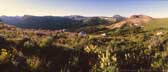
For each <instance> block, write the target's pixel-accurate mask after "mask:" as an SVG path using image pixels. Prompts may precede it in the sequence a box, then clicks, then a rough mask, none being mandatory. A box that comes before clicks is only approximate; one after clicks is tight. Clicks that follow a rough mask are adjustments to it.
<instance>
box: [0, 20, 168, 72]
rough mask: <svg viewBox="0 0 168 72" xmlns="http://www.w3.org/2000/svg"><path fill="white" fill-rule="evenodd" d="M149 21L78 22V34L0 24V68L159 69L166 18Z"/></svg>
mask: <svg viewBox="0 0 168 72" xmlns="http://www.w3.org/2000/svg"><path fill="white" fill-rule="evenodd" d="M162 21H164V22H162ZM150 23H151V24H149V25H146V26H145V27H144V28H141V27H129V26H128V27H127V26H126V27H123V28H120V29H115V30H108V29H105V28H104V26H101V25H100V26H93V27H83V28H81V30H84V31H86V32H89V34H84V35H83V34H80V33H75V32H66V31H61V30H60V31H58V30H55V31H51V30H34V29H20V28H16V27H13V26H8V25H5V24H3V23H2V24H0V71H1V72H147V71H149V72H164V71H166V70H167V69H168V31H167V30H165V29H166V28H167V27H166V24H165V23H167V20H166V19H155V20H153V21H151V22H150ZM160 24H164V25H165V26H163V27H164V28H160V27H159V26H162V25H160ZM153 25H156V26H153ZM158 28H159V29H158ZM92 30H94V31H92ZM157 32H163V33H160V34H157ZM102 33H107V35H101V34H102Z"/></svg>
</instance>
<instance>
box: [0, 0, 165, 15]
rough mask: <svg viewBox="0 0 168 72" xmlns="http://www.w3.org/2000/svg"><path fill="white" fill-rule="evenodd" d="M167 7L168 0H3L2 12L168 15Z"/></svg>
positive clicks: (11, 13) (2, 13) (1, 1)
mask: <svg viewBox="0 0 168 72" xmlns="http://www.w3.org/2000/svg"><path fill="white" fill-rule="evenodd" d="M167 7H168V0H0V15H7V16H23V15H36V16H45V15H52V16H66V15H82V16H109V17H111V16H113V15H122V16H130V15H135V14H143V15H149V16H152V17H168V8H167Z"/></svg>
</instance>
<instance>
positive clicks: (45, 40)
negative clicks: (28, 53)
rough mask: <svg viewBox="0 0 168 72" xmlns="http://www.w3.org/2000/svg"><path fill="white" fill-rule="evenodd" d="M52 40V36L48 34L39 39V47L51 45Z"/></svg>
mask: <svg viewBox="0 0 168 72" xmlns="http://www.w3.org/2000/svg"><path fill="white" fill-rule="evenodd" d="M52 41H53V37H50V36H49V37H46V38H42V39H41V41H40V45H39V46H40V47H41V48H44V47H48V46H51V44H52Z"/></svg>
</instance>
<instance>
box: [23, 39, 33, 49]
mask: <svg viewBox="0 0 168 72" xmlns="http://www.w3.org/2000/svg"><path fill="white" fill-rule="evenodd" d="M24 47H25V48H33V47H35V44H34V43H33V42H32V41H26V42H24Z"/></svg>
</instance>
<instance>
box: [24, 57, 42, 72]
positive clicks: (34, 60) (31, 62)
mask: <svg viewBox="0 0 168 72" xmlns="http://www.w3.org/2000/svg"><path fill="white" fill-rule="evenodd" d="M26 63H27V64H28V66H29V68H30V69H31V70H37V69H38V68H39V67H40V64H41V60H40V59H39V57H36V56H33V57H29V58H27V60H26Z"/></svg>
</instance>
